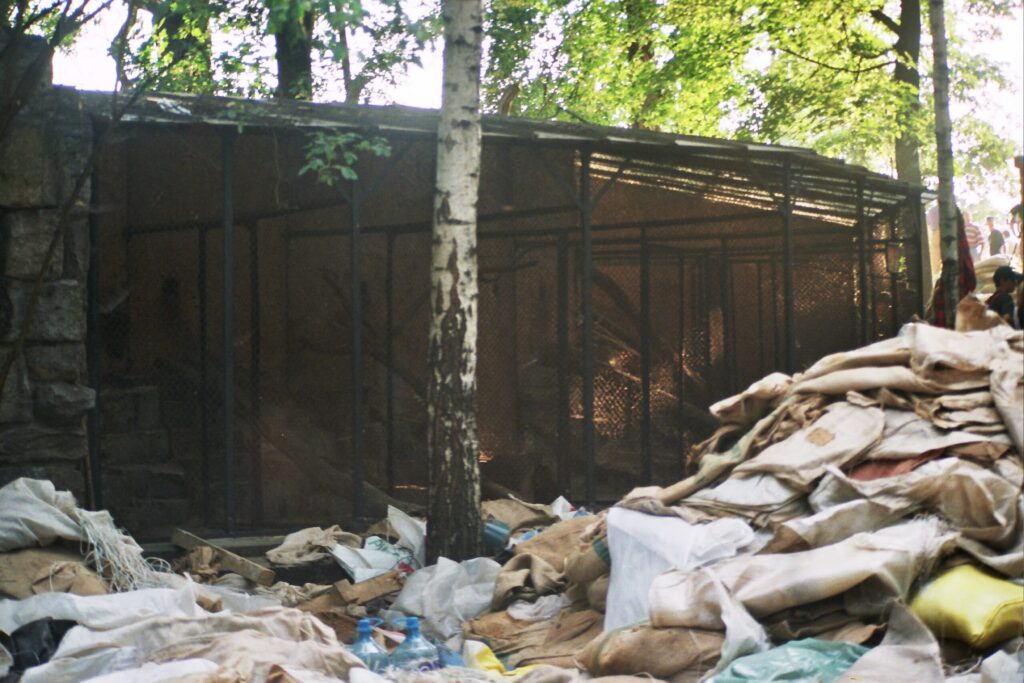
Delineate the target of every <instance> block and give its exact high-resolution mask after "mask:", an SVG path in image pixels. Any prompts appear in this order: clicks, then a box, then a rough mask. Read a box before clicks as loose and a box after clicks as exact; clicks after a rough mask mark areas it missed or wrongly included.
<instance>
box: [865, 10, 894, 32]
mask: <svg viewBox="0 0 1024 683" xmlns="http://www.w3.org/2000/svg"><path fill="white" fill-rule="evenodd" d="M871 18H872V19H874V20H875V21H877V22H878V23H879V24H881V25H882V26H884V27H886V28H887V29H889V30H890V31H892V32H893V33H895V34H896V35H899V34H900V25H899V24H898V23H896V20H895V19H893V18H892V17H890V16H889V15H888V14H886V13H885V12H884V11H883V10H882V9H881V8H879V9H873V10H871Z"/></svg>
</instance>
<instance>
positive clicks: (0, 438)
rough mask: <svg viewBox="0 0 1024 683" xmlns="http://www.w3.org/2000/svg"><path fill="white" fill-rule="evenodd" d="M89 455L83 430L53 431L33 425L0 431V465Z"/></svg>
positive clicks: (65, 429)
mask: <svg viewBox="0 0 1024 683" xmlns="http://www.w3.org/2000/svg"><path fill="white" fill-rule="evenodd" d="M88 453H89V444H88V441H87V439H86V434H85V429H84V427H78V426H76V428H75V429H67V428H64V429H53V428H51V427H46V426H44V425H40V424H35V423H33V424H28V425H19V426H17V427H10V428H8V429H5V430H4V431H2V432H0V463H3V464H5V465H7V464H25V463H30V464H31V463H40V462H54V461H61V460H63V461H69V460H84V459H85V458H86V456H87V455H88Z"/></svg>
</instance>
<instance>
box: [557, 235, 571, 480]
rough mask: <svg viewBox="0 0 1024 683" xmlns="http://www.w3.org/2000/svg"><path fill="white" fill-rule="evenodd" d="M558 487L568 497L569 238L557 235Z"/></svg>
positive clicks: (569, 472)
mask: <svg viewBox="0 0 1024 683" xmlns="http://www.w3.org/2000/svg"><path fill="white" fill-rule="evenodd" d="M557 324H558V332H557V334H558V487H559V489H560V490H561V491H562V493H563V495H565V496H567V497H569V498H570V499H571V498H572V479H571V472H572V469H571V458H570V428H571V424H572V422H571V414H570V413H571V406H570V405H569V237H568V235H566V234H565V233H561V234H559V235H558V323H557Z"/></svg>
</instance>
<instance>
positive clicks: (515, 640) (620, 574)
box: [0, 324, 1024, 683]
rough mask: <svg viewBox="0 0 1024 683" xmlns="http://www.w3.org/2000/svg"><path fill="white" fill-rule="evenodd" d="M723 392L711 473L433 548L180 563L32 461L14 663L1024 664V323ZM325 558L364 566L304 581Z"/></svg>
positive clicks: (700, 672)
mask: <svg viewBox="0 0 1024 683" xmlns="http://www.w3.org/2000/svg"><path fill="white" fill-rule="evenodd" d="M711 410H712V413H713V414H714V415H715V416H716V417H717V418H718V420H719V421H720V423H721V426H720V428H719V429H718V431H717V432H715V434H713V435H712V436H711V437H710V438H709V439H708V440H707V441H705V442H704V443H703V444H701V445H699V446H698V447H697V449H696V450H695V452H694V454H693V458H694V464H695V465H696V472H695V474H694V475H693V476H690V477H688V478H687V479H684V480H683V481H681V482H678V483H676V484H674V485H672V486H668V487H665V488H660V487H653V486H652V487H644V488H640V489H636V490H634V491H632V492H631V493H630V494H629V495H627V496H626V497H625V498H624V499H623V500H622V501H620V502H619V503H618V504H617V505H615V506H614V507H612V508H610V509H608V510H604V511H601V512H598V513H596V514H595V513H590V512H587V511H583V510H574V509H572V507H571V506H570V505H569V504H568V502H567V501H565V500H564V499H559V500H558V501H555V502H554V503H553V504H551V505H536V504H531V503H525V502H523V501H519V500H516V499H513V498H509V499H506V500H500V501H488V502H485V503H484V505H483V510H482V513H483V516H484V520H485V538H484V545H485V547H487V548H488V551H489V552H491V553H492V554H493V557H481V558H474V559H470V560H467V561H464V562H455V561H452V560H448V559H444V558H442V559H441V560H439V561H438V562H437V563H436V564H434V565H431V566H424V552H423V543H424V530H425V526H424V523H423V522H422V521H420V520H417V519H415V518H413V517H410V516H409V515H406V514H404V513H402V512H401V511H400V510H397V509H395V508H391V509H390V510H389V514H388V518H387V519H386V520H381V522H380V523H378V524H375V525H374V526H373V527H371V528H370V529H369V530H367V532H366V533H365V534H354V533H350V532H348V531H345V530H342V529H341V528H339V527H337V526H334V527H329V528H312V529H305V530H302V531H299V532H296V533H294V534H291V535H289V536H287V537H286V538H284V539H282V543H281V544H280V545H279V546H278V547H276V548H273V549H271V550H269V551H268V552H267V553H266V556H265V558H257V559H258V560H259V561H253V559H252V558H246V557H240V556H238V555H235V554H234V553H232V552H230V551H229V550H227V549H226V548H222V547H218V546H217V544H216V543H212V542H210V541H206V540H204V539H202V538H200V537H198V536H195V535H193V534H189V533H188V532H184V531H179V532H177V533H176V534H175V538H174V542H175V543H176V544H177V545H178V546H180V547H181V548H182V549H183V550H185V551H186V552H185V553H183V556H182V558H181V559H180V560H179V563H178V565H177V570H178V571H179V572H181V573H175V572H174V571H172V570H171V568H170V567H169V566H162V565H158V566H154V565H151V564H149V563H147V562H146V561H144V560H143V559H142V551H141V549H140V548H139V547H138V546H137V545H136V544H135V543H134V541H132V539H131V538H130V537H128V536H126V535H124V534H122V533H120V532H118V531H117V530H116V528H115V527H114V525H113V522H112V520H110V519H109V515H105V513H91V512H85V511H83V510H80V509H79V508H77V507H76V506H75V504H74V501H73V500H72V499H71V498H70V496H69V495H68V494H65V493H58V492H56V491H54V490H53V486H52V485H50V484H49V483H48V482H40V481H33V480H24V479H23V480H18V481H16V482H14V483H12V484H10V485H8V486H6V487H4V488H3V489H0V591H2V592H3V593H4V594H5V595H6V596H9V599H5V600H0V632H2V635H0V638H2V640H0V643H2V645H3V648H4V649H3V650H0V675H3V674H5V673H6V674H7V676H8V679H9V680H18V679H19V676H20V680H22V681H27V682H29V683H31V682H33V681H79V680H93V681H102V682H103V683H111V682H116V681H136V680H146V681H161V680H189V681H289V682H290V681H309V682H311V683H312V682H320V681H357V682H361V681H388V680H392V681H400V682H402V681H430V680H480V681H499V680H519V681H523V682H524V683H550V682H559V683H563V682H564V683H569V682H571V681H577V680H582V679H592V680H602V677H604V680H608V681H611V680H617V681H628V680H638V681H639V680H651V679H652V678H653V679H655V680H664V681H673V682H685V681H694V682H696V681H715V682H716V683H739V682H743V681H772V680H814V681H882V680H884V681H888V682H893V683H895V682H898V681H904V680H905V681H914V682H915V683H929V682H932V681H941V682H946V681H949V682H951V683H989V682H995V681H1020V680H1022V679H1024V639H1022V628H1024V625H1022V614H1024V579H1022V577H1024V496H1022V495H1021V492H1022V488H1024V467H1022V459H1021V454H1022V453H1024V335H1022V333H1021V332H1019V331H1018V332H1015V331H1013V330H1011V329H1010V328H1008V327H1006V326H997V327H993V328H991V329H986V330H980V331H972V332H954V331H949V330H943V329H939V328H934V327H929V326H927V325H923V324H911V325H908V326H906V327H905V328H904V329H903V331H902V332H901V334H900V336H898V337H896V338H894V339H888V340H885V341H882V342H878V343H876V344H872V345H870V346H867V347H865V348H862V349H857V350H854V351H850V352H845V353H839V354H834V355H831V356H828V357H826V358H823V359H821V360H820V361H819V362H818V363H816V364H814V365H813V366H812V367H810V368H809V369H808V370H807V371H806V372H803V373H801V374H797V375H795V376H792V377H790V376H787V375H783V374H778V373H776V374H772V375H769V376H768V377H765V378H763V379H762V380H760V381H758V382H756V383H755V384H753V385H752V386H751V387H750V388H748V389H747V390H746V391H744V392H743V393H741V394H739V395H737V396H734V397H731V398H728V399H726V400H723V401H721V402H719V403H717V404H716V405H714V406H712V409H711ZM104 515H105V516H104ZM315 567H319V568H321V569H323V568H326V569H329V570H330V571H333V572H335V574H336V575H337V576H338V577H339V578H338V580H324V581H323V582H308V583H300V582H298V581H295V582H287V581H281V580H279V579H280V577H281V576H285V575H287V576H293V574H289V573H288V572H294V571H296V570H297V569H299V568H306V569H309V570H311V568H315ZM318 571H320V570H318ZM321 575H322V576H330V572H327V573H323V574H321ZM294 576H298V574H294ZM318 576H320V575H318ZM8 679H3V680H8Z"/></svg>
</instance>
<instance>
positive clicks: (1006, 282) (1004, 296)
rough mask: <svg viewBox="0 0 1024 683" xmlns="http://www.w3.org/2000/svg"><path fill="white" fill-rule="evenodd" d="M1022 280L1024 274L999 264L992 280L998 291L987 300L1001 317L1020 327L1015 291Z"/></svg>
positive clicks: (990, 308) (991, 308)
mask: <svg viewBox="0 0 1024 683" xmlns="http://www.w3.org/2000/svg"><path fill="white" fill-rule="evenodd" d="M1021 280H1024V275H1021V274H1020V273H1018V272H1017V271H1015V270H1014V269H1013V268H1011V267H1010V266H999V267H998V268H996V272H995V273H993V275H992V282H994V283H995V285H996V291H995V293H994V294H993V295H992V296H990V297H989V298H988V301H986V302H985V304H986V305H987V306H988V308H989V310H990V311H995V312H996V313H997V314H998V315H999V317H1000V318H1002V319H1003V320H1005V321H1006V322H1007V323H1009V324H1010V325H1011V326H1012V327H1018V319H1017V316H1016V310H1015V309H1016V303H1015V302H1014V300H1013V291H1014V290H1015V289H1016V288H1017V285H1018V284H1019V283H1020V282H1021Z"/></svg>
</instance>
